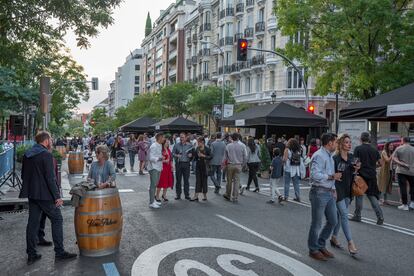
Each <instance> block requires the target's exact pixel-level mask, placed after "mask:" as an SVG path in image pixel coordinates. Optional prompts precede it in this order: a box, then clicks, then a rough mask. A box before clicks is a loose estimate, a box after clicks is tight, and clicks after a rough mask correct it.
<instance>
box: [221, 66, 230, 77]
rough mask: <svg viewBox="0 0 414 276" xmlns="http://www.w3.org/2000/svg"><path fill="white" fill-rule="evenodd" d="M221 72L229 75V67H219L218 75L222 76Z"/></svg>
mask: <svg viewBox="0 0 414 276" xmlns="http://www.w3.org/2000/svg"><path fill="white" fill-rule="evenodd" d="M223 71H224V74H230V73H231V65H224V67H223V66H220V67H219V75H223Z"/></svg>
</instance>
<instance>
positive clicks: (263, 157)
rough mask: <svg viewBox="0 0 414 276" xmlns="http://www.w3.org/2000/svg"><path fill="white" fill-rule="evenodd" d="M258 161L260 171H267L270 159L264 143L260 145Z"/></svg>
mask: <svg viewBox="0 0 414 276" xmlns="http://www.w3.org/2000/svg"><path fill="white" fill-rule="evenodd" d="M260 161H261V162H260V171H262V172H265V171H266V172H267V171H269V169H270V164H271V163H272V160H271V159H270V154H269V150H268V149H267V147H266V142H265V141H262V142H261V143H260Z"/></svg>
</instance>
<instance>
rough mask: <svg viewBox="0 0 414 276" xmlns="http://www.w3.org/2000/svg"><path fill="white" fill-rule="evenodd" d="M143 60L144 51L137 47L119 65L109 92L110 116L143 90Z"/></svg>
mask: <svg viewBox="0 0 414 276" xmlns="http://www.w3.org/2000/svg"><path fill="white" fill-rule="evenodd" d="M142 61H143V51H142V50H141V49H135V50H134V51H132V52H131V53H129V54H128V56H127V57H126V58H125V63H124V64H123V65H122V66H120V67H118V70H117V72H115V80H114V81H113V82H112V83H111V84H110V90H109V92H108V106H109V116H114V115H115V112H116V110H117V109H118V108H120V107H121V106H126V105H127V104H128V103H129V102H130V101H131V100H132V99H133V98H134V97H135V96H137V95H139V93H140V92H141V91H142V88H141V68H142Z"/></svg>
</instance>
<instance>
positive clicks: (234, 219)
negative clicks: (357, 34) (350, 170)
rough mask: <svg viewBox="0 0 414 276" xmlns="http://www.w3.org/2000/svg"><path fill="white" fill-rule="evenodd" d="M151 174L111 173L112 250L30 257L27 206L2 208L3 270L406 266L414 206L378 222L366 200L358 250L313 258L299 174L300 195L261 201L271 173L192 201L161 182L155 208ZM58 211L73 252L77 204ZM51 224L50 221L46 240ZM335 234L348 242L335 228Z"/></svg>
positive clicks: (391, 269) (363, 271) (174, 271)
mask: <svg viewBox="0 0 414 276" xmlns="http://www.w3.org/2000/svg"><path fill="white" fill-rule="evenodd" d="M70 181H71V184H73V183H75V182H79V181H80V178H73V177H71V178H70ZM241 181H242V183H243V184H246V181H247V175H246V174H242V177H241ZM148 183H149V176H148V175H144V176H140V175H138V174H137V173H127V174H126V175H122V174H118V176H117V184H118V188H119V189H120V195H121V200H122V207H123V216H124V228H123V235H122V240H121V246H120V250H119V252H118V253H116V254H114V255H110V256H106V257H100V258H90V257H82V256H81V257H79V258H77V259H76V260H74V261H68V262H60V263H55V262H54V252H53V249H52V248H39V253H40V254H42V255H43V257H42V259H41V260H40V261H39V262H36V263H35V264H34V265H32V266H27V265H26V254H25V227H26V223H27V211H23V212H17V213H6V214H2V216H3V218H4V220H3V221H1V224H0V229H1V233H2V235H1V237H0V241H1V247H2V248H3V250H1V259H2V263H1V265H0V269H1V271H2V273H1V274H2V275H118V274H117V273H119V275H146V276H149V275H289V274H293V275H320V274H322V275H412V269H411V267H412V261H413V257H412V255H411V253H410V251H411V250H412V248H413V246H414V220H413V219H412V218H413V213H412V212H402V211H398V210H397V209H396V208H395V207H390V206H387V207H383V210H384V217H385V224H384V226H377V225H376V224H375V221H376V220H375V219H376V218H375V213H374V212H373V210H372V209H371V207H370V206H369V204H368V201H365V202H364V210H363V217H364V219H363V222H362V223H355V222H350V223H351V230H352V233H353V237H354V240H355V243H356V245H357V248H358V249H359V254H358V255H357V258H351V257H350V255H349V253H348V252H347V250H346V249H344V250H335V249H333V248H331V247H330V245H328V246H327V248H328V249H329V250H331V251H332V252H333V253H334V254H335V258H334V259H331V260H329V261H327V262H317V261H315V260H313V259H311V258H309V257H308V249H307V234H308V230H309V225H310V205H309V203H308V202H309V201H308V196H307V195H308V192H309V186H308V184H307V183H305V182H303V183H302V185H301V198H302V202H301V203H297V202H288V203H284V205H283V206H281V205H279V204H277V203H276V204H273V205H270V204H266V201H267V200H268V198H269V196H268V195H269V185H268V180H263V179H260V183H261V191H260V193H253V192H247V191H246V192H245V193H244V195H243V196H240V197H239V202H238V203H231V202H228V201H225V200H224V199H223V197H222V196H221V195H216V194H214V193H213V189H212V186H210V189H209V193H208V201H206V202H203V201H200V202H199V203H196V202H189V201H187V200H180V201H176V200H174V196H175V191H168V194H167V197H168V199H169V201H168V202H167V203H163V204H162V208H161V209H158V210H153V209H149V208H148V189H147V188H148ZM194 183H195V177H194V175H191V178H190V184H191V185H194ZM209 185H212V184H211V182H210V184H209ZM222 191H223V189H222V190H221V193H222ZM191 192H193V188H192V189H191ZM394 194H395V192H394ZM291 195H293V188H292V189H291ZM62 212H63V216H64V234H65V246H66V249H67V250H68V251H71V252H78V249H77V245H76V237H75V232H74V224H73V214H74V208H73V207H71V206H65V207H64V209H63V210H62ZM50 232H51V231H50V223H49V222H48V223H47V229H46V233H47V235H46V238H47V239H48V240H51V234H50ZM339 238H340V242H341V243H342V245H344V246H345V248H346V240H345V238H344V236H343V233H342V230H341V232H340V234H339ZM6 249H7V250H6ZM157 273H158V274H157Z"/></svg>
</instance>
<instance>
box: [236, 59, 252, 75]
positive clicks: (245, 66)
mask: <svg viewBox="0 0 414 276" xmlns="http://www.w3.org/2000/svg"><path fill="white" fill-rule="evenodd" d="M239 69H240V73H244V74H247V73H249V72H250V69H251V60H250V59H249V60H247V61H243V62H240V64H239Z"/></svg>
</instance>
